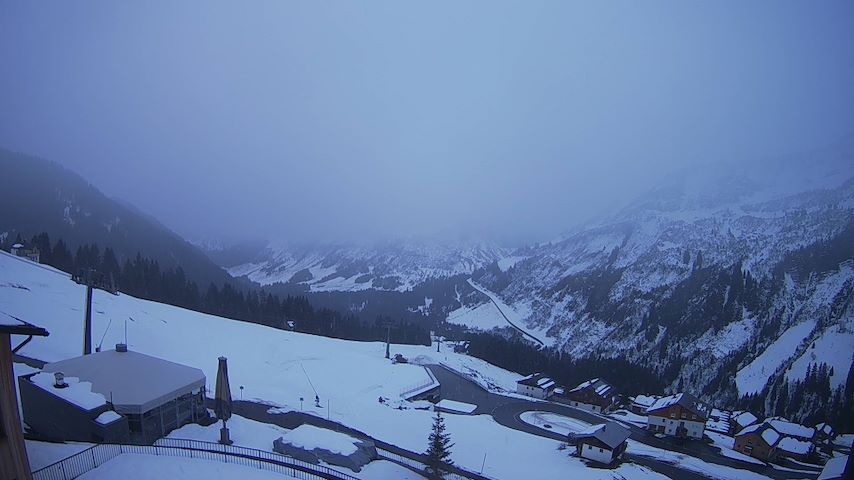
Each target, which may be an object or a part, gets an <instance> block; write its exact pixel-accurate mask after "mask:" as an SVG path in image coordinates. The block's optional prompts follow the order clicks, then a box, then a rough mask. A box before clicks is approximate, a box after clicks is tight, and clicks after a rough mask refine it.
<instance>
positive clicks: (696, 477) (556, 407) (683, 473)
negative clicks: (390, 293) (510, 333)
mask: <svg viewBox="0 0 854 480" xmlns="http://www.w3.org/2000/svg"><path fill="white" fill-rule="evenodd" d="M426 367H427V368H429V369H430V371H431V372H433V374H434V375H435V376H436V378H437V379H438V380H439V384H440V385H441V389H442V390H441V391H442V398H447V399H450V400H456V401H459V402H465V403H470V404H473V405H477V409H475V410H474V412H472V414H474V415H478V414H486V415H490V416H492V418H493V419H494V420H495V421H496V422H498V423H500V424H501V425H504V426H505V427H508V428H512V429H514V430H519V431H522V432H525V433H529V434H532V435H538V436H541V437H545V438H550V439H553V440H558V441H566V437H565V436H564V435H560V434H558V433H556V432H553V431H550V430H546V429H543V428H539V427H536V426H534V425H531V424H529V423H525V422H523V421H522V420H521V419H520V418H519V416H520V415H521V414H522V413H524V412H530V411H540V412H551V413H556V414H560V415H564V416H567V417H571V418H575V419H578V420H581V421H583V422H587V423H602V422H603V421H604V420H609V421H614V420H613V419H610V418H607V417H604V416H600V415H596V414H593V413H591V412H588V411H586V410H580V409H577V408H573V407H570V406H568V405H562V404H560V403H555V402H544V401H534V400H525V399H519V398H513V397H507V396H504V395H499V394H495V393H492V392H488V391H486V390H484V389H483V388H482V387H481V386H480V385H478V384H477V383H474V382H472V381H471V380H469V379H468V378H465V377H463V376H462V375H460V374H458V373H457V372H455V371H453V370H449V369H447V368H445V367H443V366H440V365H427V366H426ZM622 424H623V425H624V426H626V427H627V428H629V429H630V430H631V437H630V438H631V439H632V440H634V441H637V442H640V443H644V444H646V445H649V446H650V447H655V448H661V449H665V450H669V451H671V452H675V453H681V454H685V455H690V456H692V457H696V458H699V459H700V460H703V461H704V462H707V463H711V464H717V465H722V466H726V467H732V468H738V469H741V470H751V471H753V472H756V473H759V474H761V475H765V476H768V477H771V478H773V479H775V480H794V479H803V478H815V477H816V476H817V472H816V474H815V475H808V474H806V473H801V472H788V471H782V470H777V469H774V468H772V467H767V466H762V465H756V464H749V463H745V462H740V461H738V460H734V459H731V458H727V457H724V456H722V455H721V454H720V453H719V451H718V449H717V448H715V447H712V446H710V445H708V444H706V443H702V442H696V441H688V442H677V441H676V440H674V439H670V438H658V437H655V436H654V435H652V434H651V433H649V432H648V431H647V430H645V429H643V428H640V427H637V426H635V425H631V424H629V423H622ZM626 456H627V457H628V458H630V459H631V460H632V461H633V462H635V463H637V464H640V465H643V466H645V467H647V468H649V469H651V470H654V471H656V472H659V473H661V474H663V475H666V476H668V477H670V478H675V479H685V480H708V477H706V476H703V475H700V474H699V473H696V472H693V471H690V470H685V469H682V468H680V467H679V466H678V465H674V464H671V463H667V462H664V461H662V460H656V459H654V458H650V457H644V456H640V455H634V454H631V453H628V454H626Z"/></svg>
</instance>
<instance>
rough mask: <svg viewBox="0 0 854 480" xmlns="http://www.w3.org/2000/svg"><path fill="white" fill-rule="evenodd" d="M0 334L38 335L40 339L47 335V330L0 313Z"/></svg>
mask: <svg viewBox="0 0 854 480" xmlns="http://www.w3.org/2000/svg"><path fill="white" fill-rule="evenodd" d="M0 333H8V334H10V335H38V336H42V337H46V336H47V335H48V333H47V330H45V329H43V328H41V327H37V326H35V325H33V324H30V323H27V322H25V321H23V320H21V319H20V318H18V317H14V316H12V315H9V314H7V313H3V312H0Z"/></svg>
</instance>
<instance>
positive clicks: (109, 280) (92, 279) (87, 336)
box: [71, 268, 118, 355]
mask: <svg viewBox="0 0 854 480" xmlns="http://www.w3.org/2000/svg"><path fill="white" fill-rule="evenodd" d="M71 279H72V280H74V281H75V282H77V283H79V284H80V285H86V305H85V307H86V309H85V310H86V313H85V316H84V317H83V355H89V354H91V353H92V290H93V289H95V288H98V289H100V290H104V291H106V292H109V293H112V294H113V295H116V294H117V293H118V291H117V290H116V283H115V282H114V281H113V277H112V275H110V276H109V277H108V276H107V275H105V274H104V273H102V272H99V271H97V270H95V269H94V268H82V269H80V270H79V271H78V272H77V274H76V275H74V276H72V277H71Z"/></svg>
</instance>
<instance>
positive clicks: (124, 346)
mask: <svg viewBox="0 0 854 480" xmlns="http://www.w3.org/2000/svg"><path fill="white" fill-rule="evenodd" d="M116 351H117V352H127V351H128V345H127V344H126V343H117V344H116Z"/></svg>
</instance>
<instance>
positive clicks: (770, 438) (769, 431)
mask: <svg viewBox="0 0 854 480" xmlns="http://www.w3.org/2000/svg"><path fill="white" fill-rule="evenodd" d="M762 440H765V443H767V444H768V445H769V446H771V447H773V446H774V444H775V443H777V440H780V434H779V433H777V430H774V429H773V428H770V427H769V428H766V429H765V431H763V432H762Z"/></svg>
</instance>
